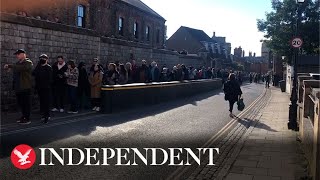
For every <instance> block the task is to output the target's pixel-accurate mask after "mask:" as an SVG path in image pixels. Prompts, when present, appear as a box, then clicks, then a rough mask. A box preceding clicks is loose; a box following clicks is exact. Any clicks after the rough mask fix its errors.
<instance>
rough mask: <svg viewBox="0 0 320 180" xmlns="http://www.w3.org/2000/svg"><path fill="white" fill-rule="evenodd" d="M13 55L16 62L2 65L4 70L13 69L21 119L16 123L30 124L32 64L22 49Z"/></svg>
mask: <svg viewBox="0 0 320 180" xmlns="http://www.w3.org/2000/svg"><path fill="white" fill-rule="evenodd" d="M14 55H16V57H17V59H18V62H17V63H16V64H6V65H4V69H13V87H14V90H15V92H16V96H17V102H18V105H19V107H20V109H21V111H22V117H21V118H20V119H19V120H18V121H17V122H18V123H19V124H30V123H31V121H30V111H31V87H32V78H31V77H32V68H33V63H32V61H31V60H30V59H28V58H27V55H26V51H25V50H23V49H19V50H17V51H16V52H15V53H14Z"/></svg>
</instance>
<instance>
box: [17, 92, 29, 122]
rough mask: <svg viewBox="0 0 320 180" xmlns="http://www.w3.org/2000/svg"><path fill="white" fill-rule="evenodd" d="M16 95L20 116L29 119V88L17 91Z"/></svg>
mask: <svg viewBox="0 0 320 180" xmlns="http://www.w3.org/2000/svg"><path fill="white" fill-rule="evenodd" d="M16 96H17V103H18V106H19V108H20V110H21V113H22V117H23V118H26V119H27V120H29V119H30V112H31V90H25V91H23V92H17V93H16Z"/></svg>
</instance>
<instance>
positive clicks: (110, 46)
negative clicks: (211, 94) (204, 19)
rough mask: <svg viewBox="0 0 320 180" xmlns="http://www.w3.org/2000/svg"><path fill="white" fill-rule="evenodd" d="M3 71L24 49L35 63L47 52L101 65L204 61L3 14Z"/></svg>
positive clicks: (8, 98)
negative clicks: (98, 62) (111, 63)
mask: <svg viewBox="0 0 320 180" xmlns="http://www.w3.org/2000/svg"><path fill="white" fill-rule="evenodd" d="M0 27H1V31H0V34H1V39H0V42H1V68H2V67H3V65H4V64H6V63H14V62H16V59H15V56H14V55H13V53H14V52H15V50H16V49H19V48H23V49H25V50H26V51H27V55H28V57H29V58H30V59H31V60H32V61H33V62H34V63H36V62H37V59H38V57H39V55H40V54H42V53H46V54H48V56H49V57H50V58H51V62H52V61H55V58H56V57H57V56H58V55H63V56H64V57H65V58H66V60H71V59H73V60H75V61H76V62H77V63H79V62H81V61H84V62H87V63H89V62H90V61H91V60H92V59H93V58H94V57H99V58H100V60H101V63H102V64H103V65H105V64H106V63H108V62H115V61H120V62H123V63H125V62H127V61H129V60H130V58H131V57H132V56H133V57H134V58H135V59H136V60H137V61H138V63H139V62H140V61H141V60H142V59H145V60H147V61H148V62H151V61H157V62H158V64H159V66H160V67H161V66H162V65H164V64H166V65H167V66H168V67H173V66H174V65H176V64H179V63H180V64H186V65H188V66H189V65H190V66H191V65H192V66H195V67H199V66H201V65H204V61H203V60H202V59H201V58H200V57H198V56H184V55H180V54H178V53H177V52H172V51H168V50H164V49H153V48H151V47H150V46H149V45H147V44H143V43H139V42H132V41H126V40H119V39H115V38H108V37H100V36H98V35H97V34H98V33H96V32H95V31H92V30H89V29H83V28H76V27H73V26H67V25H62V24H57V23H53V22H47V21H42V20H37V19H32V18H25V17H17V16H2V15H1V23H0ZM11 83H12V74H11V73H7V72H4V71H3V69H2V71H1V98H2V102H1V103H2V105H4V104H5V105H6V106H3V107H5V108H6V109H8V107H11V106H12V105H14V104H15V97H14V94H13V91H12V88H11V87H12V84H11Z"/></svg>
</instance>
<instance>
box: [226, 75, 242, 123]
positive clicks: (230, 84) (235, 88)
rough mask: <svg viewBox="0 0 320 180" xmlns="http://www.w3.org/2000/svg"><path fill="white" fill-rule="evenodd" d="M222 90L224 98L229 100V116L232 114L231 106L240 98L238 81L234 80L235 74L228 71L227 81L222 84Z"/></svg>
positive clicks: (240, 92)
mask: <svg viewBox="0 0 320 180" xmlns="http://www.w3.org/2000/svg"><path fill="white" fill-rule="evenodd" d="M223 91H224V93H225V100H226V101H229V112H230V117H234V115H233V113H232V112H233V106H234V104H235V103H236V102H237V101H238V100H239V99H240V97H241V95H242V91H241V88H240V85H239V83H238V82H237V80H236V76H235V74H233V73H230V75H229V79H228V81H227V82H226V83H225V84H224V87H223Z"/></svg>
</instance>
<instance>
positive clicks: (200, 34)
mask: <svg viewBox="0 0 320 180" xmlns="http://www.w3.org/2000/svg"><path fill="white" fill-rule="evenodd" d="M180 28H183V29H185V30H186V31H188V32H189V33H190V34H191V36H193V37H194V38H195V39H197V40H198V41H212V39H211V38H210V37H209V36H208V35H207V34H206V33H205V32H204V31H203V30H199V29H193V28H189V27H185V26H181V27H180Z"/></svg>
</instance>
